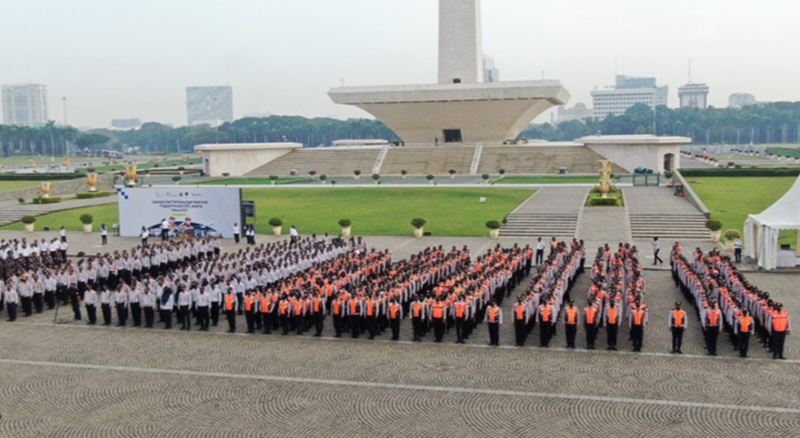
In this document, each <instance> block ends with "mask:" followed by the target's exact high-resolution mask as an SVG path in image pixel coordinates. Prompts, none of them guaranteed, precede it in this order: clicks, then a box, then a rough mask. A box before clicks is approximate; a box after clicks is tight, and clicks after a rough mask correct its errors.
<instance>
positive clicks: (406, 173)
mask: <svg viewBox="0 0 800 438" xmlns="http://www.w3.org/2000/svg"><path fill="white" fill-rule="evenodd" d="M400 175H403V176H406V175H408V171H407V170H405V169H403V170H401V171H400Z"/></svg>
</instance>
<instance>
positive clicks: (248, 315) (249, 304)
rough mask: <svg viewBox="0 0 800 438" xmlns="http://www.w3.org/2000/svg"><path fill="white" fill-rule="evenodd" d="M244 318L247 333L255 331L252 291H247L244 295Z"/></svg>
mask: <svg viewBox="0 0 800 438" xmlns="http://www.w3.org/2000/svg"><path fill="white" fill-rule="evenodd" d="M244 319H245V321H246V322H247V333H255V332H256V297H255V295H253V291H252V290H249V291H247V294H246V295H245V296H244Z"/></svg>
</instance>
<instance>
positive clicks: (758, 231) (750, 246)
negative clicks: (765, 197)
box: [744, 177, 800, 269]
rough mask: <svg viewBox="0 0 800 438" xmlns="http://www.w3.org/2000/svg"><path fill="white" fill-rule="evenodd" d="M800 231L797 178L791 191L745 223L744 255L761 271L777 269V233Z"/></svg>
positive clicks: (799, 199) (799, 184)
mask: <svg viewBox="0 0 800 438" xmlns="http://www.w3.org/2000/svg"><path fill="white" fill-rule="evenodd" d="M798 229H800V177H798V179H797V180H795V182H794V185H792V188H790V189H789V191H788V192H786V194H785V195H783V196H782V197H781V199H778V200H777V201H775V203H774V204H772V205H770V206H769V207H768V208H767V209H766V210H764V211H762V212H761V213H759V214H751V215H749V216H748V217H747V220H746V221H745V222H744V243H745V255H747V256H748V257H752V258H755V259H757V260H758V266H760V267H762V268H764V269H775V268H777V267H778V231H779V230H798Z"/></svg>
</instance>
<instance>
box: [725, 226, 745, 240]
mask: <svg viewBox="0 0 800 438" xmlns="http://www.w3.org/2000/svg"><path fill="white" fill-rule="evenodd" d="M722 235H723V236H725V240H736V239H740V238H741V237H742V234H741V233H739V230H737V229H734V228H731V229H730V230H725V232H724V233H722Z"/></svg>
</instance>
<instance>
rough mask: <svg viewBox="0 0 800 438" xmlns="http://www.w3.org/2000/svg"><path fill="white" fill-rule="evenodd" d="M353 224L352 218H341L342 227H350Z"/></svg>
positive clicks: (340, 224)
mask: <svg viewBox="0 0 800 438" xmlns="http://www.w3.org/2000/svg"><path fill="white" fill-rule="evenodd" d="M351 224H352V222H350V219H339V226H340V227H342V228H346V227H349V226H350V225H351Z"/></svg>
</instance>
